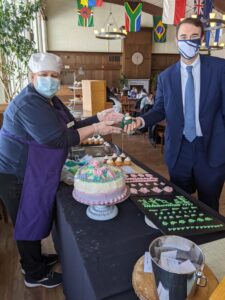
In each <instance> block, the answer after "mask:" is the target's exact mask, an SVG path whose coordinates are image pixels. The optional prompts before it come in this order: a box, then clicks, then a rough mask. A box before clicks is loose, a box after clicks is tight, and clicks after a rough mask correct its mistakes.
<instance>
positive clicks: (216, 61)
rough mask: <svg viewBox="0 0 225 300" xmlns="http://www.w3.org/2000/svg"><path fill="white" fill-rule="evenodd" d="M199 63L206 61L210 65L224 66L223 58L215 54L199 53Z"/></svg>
mask: <svg viewBox="0 0 225 300" xmlns="http://www.w3.org/2000/svg"><path fill="white" fill-rule="evenodd" d="M200 59H201V63H207V64H208V65H212V66H214V67H215V66H225V59H224V58H221V57H216V56H208V55H201V56H200Z"/></svg>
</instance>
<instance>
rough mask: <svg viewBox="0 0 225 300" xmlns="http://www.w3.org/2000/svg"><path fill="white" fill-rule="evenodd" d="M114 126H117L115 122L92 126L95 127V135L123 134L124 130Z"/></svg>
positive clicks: (104, 122)
mask: <svg viewBox="0 0 225 300" xmlns="http://www.w3.org/2000/svg"><path fill="white" fill-rule="evenodd" d="M113 124H115V122H113V121H103V122H99V123H94V124H92V126H93V127H94V134H100V135H106V134H110V133H121V131H122V129H121V128H119V127H115V126H112V125H113Z"/></svg>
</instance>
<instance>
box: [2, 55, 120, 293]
mask: <svg viewBox="0 0 225 300" xmlns="http://www.w3.org/2000/svg"><path fill="white" fill-rule="evenodd" d="M28 65H29V68H30V71H31V83H30V84H28V85H27V86H26V87H25V88H24V89H23V90H22V91H21V92H20V94H19V95H17V96H16V97H15V98H14V99H13V100H12V101H11V102H10V104H9V105H8V107H7V109H6V111H5V113H4V120H3V126H2V129H1V133H0V198H1V199H2V200H3V202H4V204H5V206H6V208H7V210H8V213H9V215H10V217H11V219H12V222H13V225H14V238H15V240H16V242H17V247H18V250H19V254H20V257H21V261H20V262H21V267H22V269H21V270H22V273H23V274H24V276H25V280H24V283H25V285H26V286H27V287H36V286H44V287H46V288H53V287H55V286H57V285H59V284H61V283H62V274H60V273H57V272H52V271H51V267H52V266H53V265H54V264H56V263H57V260H58V257H57V255H56V254H49V255H43V254H42V252H41V240H42V239H43V238H45V237H47V236H48V235H49V234H50V232H51V228H52V222H53V207H54V202H55V195H56V191H57V188H58V184H59V181H60V174H61V170H62V167H63V165H64V162H65V160H66V158H67V154H68V149H69V147H71V146H75V145H78V144H79V143H80V142H81V141H83V140H84V139H86V138H88V137H90V136H92V135H93V134H100V135H106V134H110V133H120V132H121V129H120V128H118V127H115V126H113V125H114V124H115V123H118V122H120V121H121V119H122V117H123V116H122V114H119V113H115V112H114V111H113V110H112V109H109V110H105V111H102V112H99V113H98V114H97V115H96V116H93V117H90V118H87V119H85V120H82V121H79V122H77V121H76V120H75V119H74V118H73V116H72V115H71V114H70V112H69V110H68V109H67V108H66V107H65V105H64V104H63V103H62V102H61V101H60V100H59V98H58V97H56V96H55V94H56V92H57V91H58V90H59V87H60V79H59V77H60V72H61V68H62V61H61V59H60V57H58V56H56V55H54V54H50V53H35V54H33V55H32V56H31V58H30V60H29V64H28Z"/></svg>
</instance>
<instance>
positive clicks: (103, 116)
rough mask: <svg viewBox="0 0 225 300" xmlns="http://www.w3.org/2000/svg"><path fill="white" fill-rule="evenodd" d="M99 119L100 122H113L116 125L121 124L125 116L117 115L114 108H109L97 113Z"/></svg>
mask: <svg viewBox="0 0 225 300" xmlns="http://www.w3.org/2000/svg"><path fill="white" fill-rule="evenodd" d="M97 117H98V119H99V121H100V122H103V121H113V122H114V123H119V122H121V121H122V119H123V114H120V113H116V112H115V111H114V109H113V108H109V109H106V110H103V111H101V112H99V113H97Z"/></svg>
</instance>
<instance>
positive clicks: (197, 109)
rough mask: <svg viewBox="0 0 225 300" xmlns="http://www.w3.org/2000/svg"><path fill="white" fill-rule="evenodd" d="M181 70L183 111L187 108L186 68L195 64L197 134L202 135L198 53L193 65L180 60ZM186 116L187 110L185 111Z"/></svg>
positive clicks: (193, 70)
mask: <svg viewBox="0 0 225 300" xmlns="http://www.w3.org/2000/svg"><path fill="white" fill-rule="evenodd" d="M180 66H181V67H180V72H181V87H182V101H183V111H184V110H185V86H186V83H187V79H188V72H187V70H186V67H187V66H193V69H192V74H193V79H194V87H195V125H196V134H197V136H202V130H201V126H200V122H199V105H200V57H199V55H198V57H197V59H196V60H195V61H194V62H193V64H191V65H186V64H185V63H184V62H182V60H181V61H180ZM184 116H185V112H184Z"/></svg>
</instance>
